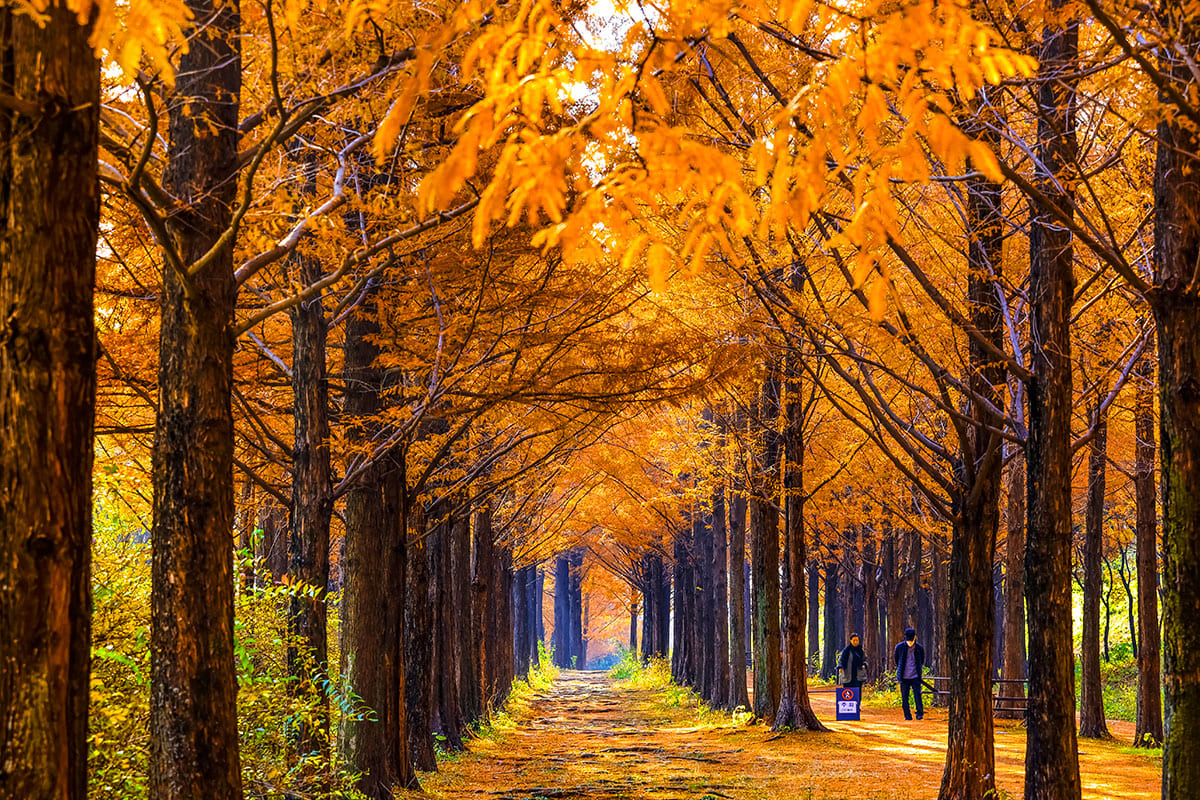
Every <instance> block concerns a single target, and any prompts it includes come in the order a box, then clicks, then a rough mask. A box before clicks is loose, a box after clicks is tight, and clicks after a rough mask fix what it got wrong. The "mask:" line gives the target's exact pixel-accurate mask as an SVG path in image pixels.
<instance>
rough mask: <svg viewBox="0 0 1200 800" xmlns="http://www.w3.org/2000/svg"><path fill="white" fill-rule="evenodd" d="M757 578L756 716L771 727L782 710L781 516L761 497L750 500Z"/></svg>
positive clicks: (755, 618) (755, 575) (751, 533)
mask: <svg viewBox="0 0 1200 800" xmlns="http://www.w3.org/2000/svg"><path fill="white" fill-rule="evenodd" d="M750 536H751V539H750V542H751V565H750V567H751V570H752V571H753V575H754V715H755V716H756V717H761V718H762V719H763V720H765V721H766V722H768V723H772V722H774V721H775V711H776V709H778V708H779V697H780V693H781V688H782V687H781V685H780V684H781V681H782V676H781V674H780V672H781V664H780V652H779V514H778V513H777V512H776V511H775V509H774V507H773V506H772V505H771V502H770V501H769V500H768V499H767V498H766V497H764V496H762V495H761V494H758V493H755V494H754V495H753V496H752V497H751V498H750Z"/></svg>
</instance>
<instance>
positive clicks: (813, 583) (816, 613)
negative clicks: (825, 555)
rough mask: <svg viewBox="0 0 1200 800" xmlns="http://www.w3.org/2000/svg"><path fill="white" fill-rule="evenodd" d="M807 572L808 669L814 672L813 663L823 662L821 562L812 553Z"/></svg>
mask: <svg viewBox="0 0 1200 800" xmlns="http://www.w3.org/2000/svg"><path fill="white" fill-rule="evenodd" d="M814 549H815V548H814ZM806 573H807V576H808V598H807V599H808V669H809V671H810V672H812V671H813V665H815V664H820V663H821V562H819V561H818V560H817V559H816V558H815V557H813V556H812V555H810V556H809V560H808V568H807V570H806ZM868 657H869V656H868Z"/></svg>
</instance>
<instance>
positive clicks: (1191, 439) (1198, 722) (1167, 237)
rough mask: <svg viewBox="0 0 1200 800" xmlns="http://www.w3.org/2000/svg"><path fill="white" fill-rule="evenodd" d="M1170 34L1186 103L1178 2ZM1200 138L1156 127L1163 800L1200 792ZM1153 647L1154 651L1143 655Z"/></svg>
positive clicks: (1171, 125) (1171, 12) (1169, 57)
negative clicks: (1174, 36)
mask: <svg viewBox="0 0 1200 800" xmlns="http://www.w3.org/2000/svg"><path fill="white" fill-rule="evenodd" d="M1159 13H1160V14H1161V15H1162V17H1163V19H1164V24H1165V25H1166V26H1167V28H1166V30H1170V31H1173V32H1174V31H1178V37H1179V38H1178V42H1179V44H1178V50H1174V49H1171V47H1170V46H1167V47H1163V48H1160V50H1159V57H1160V59H1161V60H1160V67H1161V69H1162V70H1163V71H1164V72H1165V73H1166V77H1167V79H1168V80H1170V81H1171V82H1172V83H1173V84H1174V86H1175V88H1176V89H1178V90H1179V91H1180V92H1182V93H1183V96H1184V97H1187V98H1192V97H1194V96H1195V92H1196V88H1197V86H1196V84H1197V82H1196V80H1195V78H1194V77H1193V76H1192V73H1191V68H1190V64H1191V63H1192V62H1191V59H1192V58H1194V56H1195V54H1196V50H1197V46H1198V44H1200V20H1197V19H1196V15H1195V13H1194V11H1193V10H1192V9H1190V8H1188V7H1187V6H1185V5H1180V4H1178V3H1168V2H1165V0H1164V2H1162V4H1161V5H1160V8H1159ZM1197 159H1200V136H1197V134H1196V133H1195V131H1194V128H1193V127H1192V126H1190V125H1188V124H1185V123H1184V121H1183V120H1182V119H1179V118H1178V117H1176V116H1175V114H1174V113H1171V114H1169V115H1167V117H1166V119H1165V120H1164V121H1163V122H1161V123H1160V124H1159V126H1158V155H1157V164H1156V167H1155V173H1154V199H1155V208H1156V216H1155V225H1154V246H1155V259H1154V261H1155V265H1156V267H1157V274H1156V275H1155V279H1156V280H1155V287H1154V294H1153V297H1152V307H1153V309H1154V321H1155V325H1156V328H1157V332H1158V396H1159V400H1160V403H1161V407H1160V414H1159V464H1160V469H1161V475H1162V489H1161V491H1162V520H1163V533H1162V547H1163V576H1162V586H1163V596H1162V603H1163V647H1162V650H1163V674H1162V679H1163V688H1164V690H1165V701H1166V706H1165V708H1166V726H1165V734H1166V735H1165V738H1164V740H1163V787H1162V796H1163V800H1183V798H1194V797H1196V795H1197V793H1200V758H1196V753H1197V751H1198V750H1200V627H1198V626H1197V624H1196V620H1197V618H1198V617H1200V332H1198V331H1197V329H1196V327H1197V326H1196V320H1198V319H1200V287H1198V286H1197V281H1196V264H1197V262H1198V261H1200V186H1198V185H1197V184H1196V180H1195V174H1196V168H1197ZM1145 649H1146V650H1150V649H1151V648H1145Z"/></svg>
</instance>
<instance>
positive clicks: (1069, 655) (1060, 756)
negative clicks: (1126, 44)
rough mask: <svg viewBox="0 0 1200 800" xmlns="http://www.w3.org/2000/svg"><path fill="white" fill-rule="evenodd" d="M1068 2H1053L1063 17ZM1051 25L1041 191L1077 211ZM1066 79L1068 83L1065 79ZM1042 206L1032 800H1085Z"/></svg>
mask: <svg viewBox="0 0 1200 800" xmlns="http://www.w3.org/2000/svg"><path fill="white" fill-rule="evenodd" d="M1062 5H1063V3H1062V2H1061V0H1055V2H1053V3H1052V4H1051V6H1052V8H1054V9H1055V11H1056V13H1061V8H1062ZM1063 25H1064V26H1065V27H1058V26H1056V25H1055V24H1050V25H1047V27H1046V29H1045V31H1044V33H1043V35H1042V42H1041V51H1040V53H1039V54H1038V55H1039V59H1038V60H1039V62H1040V66H1039V74H1038V106H1039V117H1038V153H1037V155H1038V158H1039V161H1040V164H1039V173H1038V174H1037V175H1036V180H1037V182H1038V187H1039V189H1040V190H1041V191H1042V192H1043V193H1044V194H1045V196H1046V198H1047V200H1048V201H1050V202H1052V203H1054V204H1055V205H1056V206H1057V207H1059V208H1060V209H1067V210H1073V209H1074V205H1075V197H1074V193H1073V190H1072V189H1071V188H1070V187H1071V186H1072V184H1073V181H1074V173H1073V165H1074V164H1075V157H1076V143H1075V99H1074V95H1075V89H1074V83H1073V80H1074V79H1073V78H1072V77H1070V76H1072V75H1073V74H1074V71H1075V68H1076V61H1077V54H1078V48H1079V44H1078V42H1079V27H1078V22H1077V21H1075V20H1073V19H1072V20H1068V21H1066V22H1064V23H1063ZM1064 76H1066V77H1064ZM1051 213H1052V212H1050V211H1049V210H1047V209H1046V208H1043V207H1040V206H1037V205H1036V204H1035V208H1034V217H1033V220H1032V224H1031V228H1030V243H1029V246H1030V269H1029V273H1030V275H1029V294H1030V306H1031V309H1030V310H1031V315H1030V317H1031V319H1030V325H1031V335H1030V340H1031V344H1030V347H1031V350H1030V356H1029V361H1030V366H1031V371H1032V373H1033V376H1032V378H1031V379H1030V380H1029V382H1028V387H1027V390H1028V394H1029V437H1028V442H1027V445H1026V453H1025V457H1026V471H1027V479H1028V513H1029V527H1028V530H1027V536H1026V542H1025V600H1026V606H1027V610H1028V628H1029V700H1028V707H1029V713H1028V716H1027V720H1028V728H1029V733H1028V738H1027V742H1026V746H1025V796H1026V797H1031V798H1032V797H1036V798H1038V800H1078V798H1079V796H1080V791H1081V790H1080V783H1079V758H1078V749H1077V747H1076V736H1075V654H1074V649H1073V647H1072V633H1071V629H1072V621H1071V331H1070V327H1069V324H1070V309H1071V300H1072V297H1073V294H1074V287H1075V278H1074V275H1073V272H1072V268H1073V264H1074V251H1073V243H1072V238H1071V234H1070V232H1069V231H1068V230H1067V229H1066V228H1064V227H1063V226H1062V225H1061V224H1060V223H1059V222H1058V221H1057V220H1055V219H1053V218H1052V217H1051Z"/></svg>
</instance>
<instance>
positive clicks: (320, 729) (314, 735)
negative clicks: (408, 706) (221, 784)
mask: <svg viewBox="0 0 1200 800" xmlns="http://www.w3.org/2000/svg"><path fill="white" fill-rule="evenodd" d="M306 183H307V181H306ZM293 261H294V263H295V266H296V267H297V270H298V272H299V283H300V284H301V285H308V284H310V283H313V282H315V281H316V280H317V279H318V278H319V277H320V275H321V267H320V264H319V263H318V262H317V261H316V260H315V259H313V258H310V257H307V256H303V255H301V256H297V257H296V258H295V259H293ZM289 316H290V318H291V325H292V396H293V402H292V409H293V411H292V416H293V421H294V426H295V428H294V436H295V438H294V441H293V446H292V508H291V525H290V526H289V527H290V530H291V538H290V540H289V543H288V567H289V569H288V571H289V573H290V576H291V579H292V581H293V584H298V585H301V586H307V587H311V592H303V593H293V594H292V595H291V600H290V608H289V611H288V652H287V657H288V674H289V675H290V676H291V677H292V679H293V680H292V681H291V683H290V684H289V686H290V687H291V690H292V692H293V694H294V695H296V696H300V697H306V698H307V701H308V702H310V703H312V704H313V705H314V706H315V707H316V709H315V711H316V713H315V715H314V716H315V721H314V722H315V724H309V723H308V722H307V721H305V722H302V723H301V724H299V725H298V726H296V731H295V734H294V738H293V740H292V743H291V744H292V747H293V748H295V750H294V753H293V757H294V758H299V759H301V760H304V761H306V762H308V763H309V764H310V765H312V766H309V767H306V768H305V769H304V770H302V773H303V775H304V778H303V781H304V782H305V783H306V784H307V783H308V782H309V781H315V786H314V787H313V788H316V789H318V790H320V789H321V788H322V787H324V788H327V787H328V783H329V778H328V766H329V696H328V694H326V692H325V691H324V689H322V688H321V687H322V686H323V684H324V681H325V680H326V679H327V677H328V674H329V665H328V660H329V631H328V610H327V608H326V597H327V593H328V586H329V522H330V517H331V516H332V515H333V498H332V496H331V494H330V464H329V380H328V378H327V376H326V373H325V344H326V337H327V334H328V330H327V326H326V322H325V310H324V308H323V307H322V305H321V297H320V295H317V296H315V297H313V298H311V299H309V300H306V301H304V302H301V303H297V304H296V305H294V306H292V308H291V309H290V310H289ZM318 773H325V774H324V776H322V775H320V774H318Z"/></svg>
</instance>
